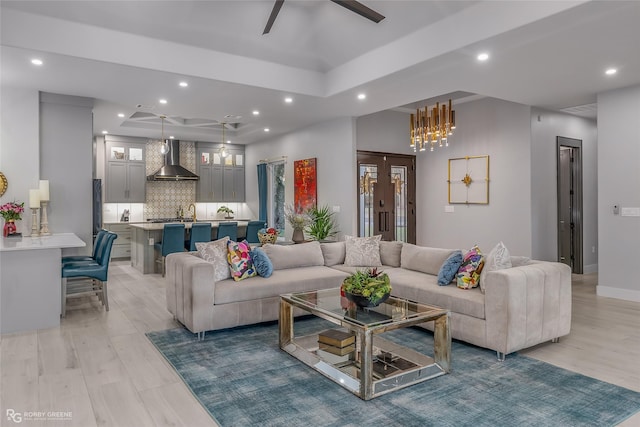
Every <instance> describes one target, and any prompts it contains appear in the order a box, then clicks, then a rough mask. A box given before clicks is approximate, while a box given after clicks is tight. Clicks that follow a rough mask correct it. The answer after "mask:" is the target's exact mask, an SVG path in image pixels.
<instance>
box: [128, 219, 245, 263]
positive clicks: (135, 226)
mask: <svg viewBox="0 0 640 427" xmlns="http://www.w3.org/2000/svg"><path fill="white" fill-rule="evenodd" d="M203 222H208V223H210V224H211V240H215V238H216V236H217V234H218V224H220V223H221V222H230V220H207V221H198V223H203ZM231 222H237V223H238V237H239V238H240V237H241V236H244V235H245V234H246V232H247V224H248V223H249V220H248V219H247V220H244V219H239V220H235V219H234V220H231ZM165 224H182V223H180V222H167V223H151V222H146V223H131V224H130V227H131V266H132V267H134V268H135V269H136V270H138V271H140V272H141V273H142V274H151V273H160V268H159V266H156V262H155V260H156V254H155V250H154V247H153V245H154V244H155V243H157V242H161V241H162V230H163V229H164V225H165ZM192 224H193V222H184V226H185V239H187V238H188V236H189V234H188V233H189V230H190V229H191V225H192ZM158 256H159V255H158Z"/></svg>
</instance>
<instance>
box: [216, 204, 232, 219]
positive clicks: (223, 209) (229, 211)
mask: <svg viewBox="0 0 640 427" xmlns="http://www.w3.org/2000/svg"><path fill="white" fill-rule="evenodd" d="M220 212H224V217H225V218H233V210H232V209H231V208H229V207H227V206H220V207H219V208H218V213H220Z"/></svg>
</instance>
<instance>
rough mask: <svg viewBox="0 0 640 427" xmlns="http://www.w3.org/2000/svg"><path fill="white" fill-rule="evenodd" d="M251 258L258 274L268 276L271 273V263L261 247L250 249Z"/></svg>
mask: <svg viewBox="0 0 640 427" xmlns="http://www.w3.org/2000/svg"><path fill="white" fill-rule="evenodd" d="M251 260H252V261H253V265H254V266H255V267H256V271H257V272H258V275H259V276H262V277H269V276H271V274H273V264H272V263H271V260H270V259H269V257H268V256H267V254H265V253H264V251H263V250H262V249H260V248H254V249H253V250H252V251H251Z"/></svg>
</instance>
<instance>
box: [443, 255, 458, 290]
mask: <svg viewBox="0 0 640 427" xmlns="http://www.w3.org/2000/svg"><path fill="white" fill-rule="evenodd" d="M461 265H462V251H455V252H453V253H452V254H451V255H449V258H447V259H446V261H445V262H444V263H443V264H442V267H440V271H438V285H440V286H447V285H448V284H449V283H451V282H452V281H453V279H454V278H455V277H456V274H457V273H458V269H459V268H460V266H461Z"/></svg>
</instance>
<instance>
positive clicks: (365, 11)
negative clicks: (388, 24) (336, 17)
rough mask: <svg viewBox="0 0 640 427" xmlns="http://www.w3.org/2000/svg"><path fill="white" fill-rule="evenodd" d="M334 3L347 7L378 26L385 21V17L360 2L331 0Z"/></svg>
mask: <svg viewBox="0 0 640 427" xmlns="http://www.w3.org/2000/svg"><path fill="white" fill-rule="evenodd" d="M331 1H332V2H334V3H336V4H339V5H340V6H342V7H346V8H347V9H349V10H350V11H352V12H355V13H357V14H358V15H360V16H364V17H365V18H367V19H369V20H371V21H373V22H375V23H376V24H377V23H378V22H380V21H382V20H383V19H384V16H383V15H381V14H379V13H378V12H376V11H375V10H373V9H370V8H368V7H367V6H365V5H363V4H362V3H360V2H359V1H355V0H331Z"/></svg>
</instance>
